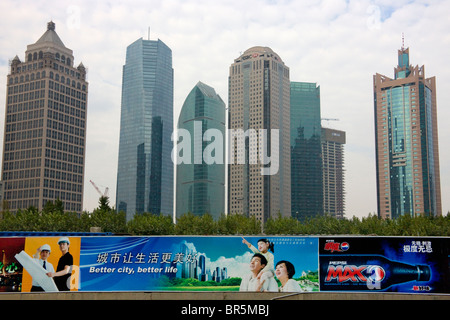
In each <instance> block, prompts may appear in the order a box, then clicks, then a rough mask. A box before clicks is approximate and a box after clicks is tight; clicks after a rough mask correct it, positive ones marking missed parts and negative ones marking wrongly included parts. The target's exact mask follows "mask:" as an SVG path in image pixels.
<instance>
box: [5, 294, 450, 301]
mask: <svg viewBox="0 0 450 320" xmlns="http://www.w3.org/2000/svg"><path fill="white" fill-rule="evenodd" d="M0 300H190V301H193V300H259V301H261V300H450V295H438V294H430V295H425V294H399V293H329V292H315V293H301V294H284V293H252V292H57V293H0Z"/></svg>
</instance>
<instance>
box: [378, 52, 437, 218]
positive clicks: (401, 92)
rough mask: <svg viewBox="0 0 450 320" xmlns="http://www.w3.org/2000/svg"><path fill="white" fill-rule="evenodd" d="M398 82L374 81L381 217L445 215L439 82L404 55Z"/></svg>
mask: <svg viewBox="0 0 450 320" xmlns="http://www.w3.org/2000/svg"><path fill="white" fill-rule="evenodd" d="M394 76H395V78H394V79H391V78H388V77H386V76H383V75H381V74H378V73H377V74H376V75H374V77H373V83H374V90H373V91H374V112H375V139H376V140H375V142H376V143H375V146H376V155H377V158H376V159H377V166H376V168H377V192H378V215H379V216H381V217H383V218H398V217H399V216H401V215H404V214H410V215H413V216H415V215H418V214H427V215H441V214H442V207H441V187H440V177H439V150H438V130H437V111H436V78H435V77H431V78H425V67H424V66H421V67H419V66H416V67H413V66H412V65H410V64H409V48H407V49H405V48H401V49H400V50H399V51H398V66H397V67H396V68H395V69H394Z"/></svg>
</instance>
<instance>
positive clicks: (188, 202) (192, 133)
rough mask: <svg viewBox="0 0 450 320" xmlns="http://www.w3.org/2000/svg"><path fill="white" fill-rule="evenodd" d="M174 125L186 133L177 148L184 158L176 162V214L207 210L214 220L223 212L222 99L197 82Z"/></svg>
mask: <svg viewBox="0 0 450 320" xmlns="http://www.w3.org/2000/svg"><path fill="white" fill-rule="evenodd" d="M178 129H184V130H186V131H185V133H186V134H187V133H188V135H187V136H186V134H185V135H183V138H182V139H181V138H180V144H178V148H177V152H178V153H179V154H182V156H183V159H184V162H183V163H179V164H178V165H177V184H176V185H177V192H176V194H177V201H176V205H177V209H176V214H177V217H179V216H181V215H183V214H185V213H187V212H191V213H193V214H196V215H202V214H204V213H209V214H211V215H212V216H213V218H214V219H216V220H217V219H218V218H219V217H220V215H221V214H222V213H225V164H224V156H225V103H224V102H223V101H222V99H221V98H220V96H218V95H217V94H216V92H215V90H214V89H213V88H211V87H209V86H207V85H205V84H203V83H201V82H199V83H198V84H197V85H196V86H195V87H194V88H193V89H192V91H191V92H190V93H189V95H188V97H187V98H186V100H185V102H184V104H183V108H182V109H181V113H180V118H179V120H178ZM180 136H181V134H180ZM188 137H189V138H190V139H188ZM184 139H188V140H190V141H188V140H184ZM181 140H183V141H181ZM186 141H188V143H183V144H182V142H186ZM181 146H182V147H181ZM199 153H200V154H199ZM188 155H190V157H189V156H188ZM214 160H215V161H214Z"/></svg>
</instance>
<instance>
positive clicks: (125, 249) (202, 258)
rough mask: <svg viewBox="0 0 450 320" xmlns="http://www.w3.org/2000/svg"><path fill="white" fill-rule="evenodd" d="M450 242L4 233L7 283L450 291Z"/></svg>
mask: <svg viewBox="0 0 450 320" xmlns="http://www.w3.org/2000/svg"><path fill="white" fill-rule="evenodd" d="M449 248H450V239H449V238H444V237H429V238H422V237H417V238H412V237H355V236H353V237H352V236H349V237H342V236H336V237H307V236H305V237H302V236H269V237H265V238H262V237H260V236H249V237H241V236H222V237H221V236H142V237H141V236H92V237H90V236H69V237H3V238H0V250H1V253H2V259H1V260H0V292H30V291H47V292H54V291H62V290H64V291H69V290H70V291H80V292H92V291H96V292H102V291H103V292H107V291H109V292H111V291H147V292H148V291H257V292H259V291H269V292H270V291H274V292H280V291H281V292H299V293H302V292H316V291H335V292H336V291H364V292H401V293H417V294H426V293H440V294H450V260H449V255H450V253H449V252H450V249H449ZM44 260H45V263H44Z"/></svg>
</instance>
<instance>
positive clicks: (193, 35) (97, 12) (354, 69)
mask: <svg viewBox="0 0 450 320" xmlns="http://www.w3.org/2000/svg"><path fill="white" fill-rule="evenodd" d="M247 3H248V4H249V6H250V5H251V4H258V5H257V6H255V7H254V8H253V9H254V10H253V11H249V10H244V7H243V6H242V5H241V3H240V2H236V1H232V0H229V1H218V2H213V3H208V2H204V1H189V2H188V3H186V2H179V1H175V0H173V1H154V2H152V3H151V4H148V3H146V2H142V3H140V2H133V3H131V4H130V3H124V4H120V2H118V3H116V2H113V3H112V4H105V3H88V2H85V1H78V2H77V3H76V4H72V5H67V4H63V3H55V4H54V5H48V3H47V2H44V1H36V2H31V1H25V2H21V3H16V2H12V1H4V2H2V3H1V4H0V9H1V12H2V13H1V15H2V19H1V20H0V24H1V25H2V26H3V28H2V30H5V32H4V33H3V34H2V35H1V36H0V44H1V45H0V59H1V60H0V73H1V74H2V76H1V77H0V100H1V101H3V102H2V103H1V104H0V112H1V113H2V114H4V112H5V111H4V110H5V103H4V101H5V97H6V76H7V74H8V72H9V67H8V61H9V60H10V59H12V58H13V57H14V56H15V55H18V56H19V58H20V59H21V60H23V58H24V49H23V48H24V47H25V46H26V45H28V44H31V43H34V42H35V41H36V40H37V39H38V38H39V37H40V35H41V34H42V31H43V30H44V28H45V26H46V24H47V22H48V21H50V20H52V21H53V22H55V23H56V32H57V33H58V35H59V36H60V37H61V39H62V41H63V42H64V43H65V44H66V46H67V47H69V48H71V49H72V50H74V52H76V57H75V61H74V64H76V65H78V64H79V63H80V62H82V63H83V64H84V65H85V66H86V67H87V69H88V82H89V100H88V115H87V138H86V166H85V168H86V171H85V184H84V195H85V198H84V207H85V208H84V209H85V210H87V211H92V210H93V209H94V208H96V207H98V199H99V194H98V193H97V192H96V191H95V189H94V188H93V187H92V185H91V184H90V183H89V180H92V181H94V182H95V183H96V184H97V185H98V186H100V188H101V189H104V188H105V187H109V189H110V192H109V195H110V201H111V204H112V205H115V206H117V205H116V199H115V193H116V172H117V162H118V143H119V130H120V101H121V86H122V76H121V73H122V67H123V65H124V64H125V53H126V47H127V46H128V45H129V44H130V43H132V42H134V41H136V40H137V39H139V38H141V37H142V38H144V39H147V37H148V28H149V27H150V39H151V40H155V39H158V38H159V39H161V40H162V41H164V43H166V44H167V45H168V46H169V47H170V48H171V49H172V53H173V68H174V80H175V85H174V126H175V124H176V123H177V121H178V115H179V111H180V109H181V106H182V104H183V101H184V100H185V99H186V97H187V95H188V93H189V92H190V90H191V89H192V87H193V86H194V85H195V84H196V83H197V82H198V81H202V82H204V83H207V84H208V85H210V86H211V87H213V88H214V89H215V90H216V92H217V93H218V94H219V95H220V96H221V97H222V98H223V100H224V101H225V102H226V105H227V106H228V68H229V65H230V64H231V63H232V62H233V60H234V59H235V58H236V57H238V56H239V55H240V53H242V52H244V51H245V50H246V49H248V48H250V47H253V46H267V47H270V48H271V49H273V50H274V51H275V52H277V53H278V54H279V55H280V56H281V57H282V58H283V61H284V62H285V63H286V65H288V66H289V68H290V74H291V77H290V78H291V79H290V80H291V81H301V82H314V83H317V84H318V85H319V86H320V88H321V117H322V118H338V119H340V120H339V121H333V122H328V121H322V125H323V126H324V127H331V128H333V129H337V130H342V131H345V132H346V135H347V143H346V146H345V159H346V161H345V169H346V176H345V180H346V191H347V194H346V214H345V217H347V218H351V217H352V216H354V215H355V216H357V217H363V216H367V215H368V214H369V213H377V205H376V179H375V176H376V170H375V146H374V145H375V137H374V115H373V88H372V87H373V82H372V81H373V79H372V76H373V74H375V73H380V74H385V75H386V76H388V77H389V76H393V69H394V67H395V66H396V64H397V50H398V49H400V47H401V46H402V33H404V35H405V45H404V46H405V48H408V47H409V48H410V63H411V64H412V65H413V66H416V65H419V66H421V65H425V66H426V68H427V70H426V73H427V74H428V75H433V76H436V82H437V114H438V131H439V147H440V163H441V188H442V195H443V197H442V200H443V201H442V210H443V214H444V215H445V214H446V213H447V212H448V211H449V210H450V202H449V200H448V199H446V197H445V195H446V194H448V192H449V187H448V183H447V181H448V180H449V176H450V172H449V167H448V165H447V163H448V162H449V161H448V160H449V158H450V152H449V151H448V150H446V148H445V146H446V144H448V142H449V139H450V129H447V128H446V127H445V119H446V118H448V116H449V113H450V110H448V108H446V105H445V102H446V101H448V100H450V97H449V95H450V92H448V90H445V88H446V85H448V84H449V83H450V72H449V71H450V66H449V65H448V64H447V65H446V57H447V56H448V53H449V51H450V36H448V35H447V33H446V30H448V27H449V26H450V22H448V21H447V19H446V13H447V12H449V9H450V8H449V7H450V4H448V3H445V2H443V1H434V2H433V4H431V5H427V4H424V2H421V1H417V2H415V1H399V2H396V3H395V4H391V3H390V2H387V1H358V2H354V1H348V2H345V1H341V2H338V1H330V2H327V1H322V2H320V1H309V2H303V1H302V3H296V2H295V1H294V2H291V1H265V2H264V3H263V4H261V3H260V1H258V3H256V1H249V2H247ZM247 3H246V4H247ZM130 17H132V19H130ZM130 20H132V21H133V23H130V22H129V21H130ZM197 23H198V24H197ZM297 39H298V41H296V40H297ZM349 48H351V50H349ZM1 88H3V89H1ZM3 129H4V122H2V123H1V125H0V130H3ZM0 139H1V144H2V145H3V136H2V137H1V138H0Z"/></svg>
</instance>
